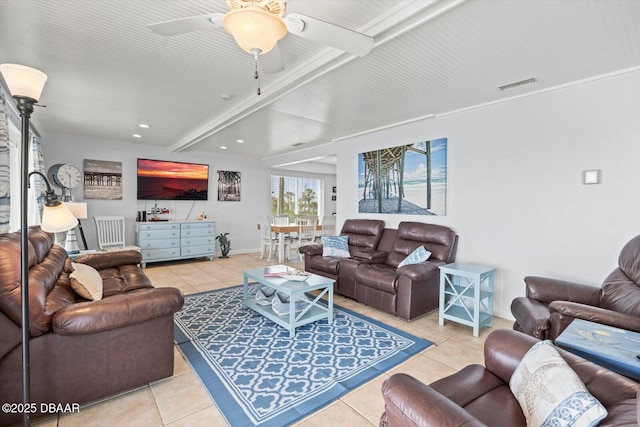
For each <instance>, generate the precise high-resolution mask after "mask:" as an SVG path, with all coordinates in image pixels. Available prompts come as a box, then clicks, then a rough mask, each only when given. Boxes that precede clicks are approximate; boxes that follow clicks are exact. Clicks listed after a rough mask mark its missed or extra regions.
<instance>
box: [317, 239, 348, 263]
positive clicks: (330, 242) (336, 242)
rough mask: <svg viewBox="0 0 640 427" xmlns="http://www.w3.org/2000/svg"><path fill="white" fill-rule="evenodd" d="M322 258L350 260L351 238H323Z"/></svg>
mask: <svg viewBox="0 0 640 427" xmlns="http://www.w3.org/2000/svg"><path fill="white" fill-rule="evenodd" d="M322 256H332V257H335V258H349V257H350V256H351V254H350V253H349V236H324V237H323V238H322Z"/></svg>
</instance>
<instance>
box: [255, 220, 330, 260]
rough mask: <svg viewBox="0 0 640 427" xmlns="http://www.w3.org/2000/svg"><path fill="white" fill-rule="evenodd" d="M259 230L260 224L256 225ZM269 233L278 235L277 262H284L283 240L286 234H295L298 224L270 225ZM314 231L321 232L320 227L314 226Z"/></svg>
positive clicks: (319, 225)
mask: <svg viewBox="0 0 640 427" xmlns="http://www.w3.org/2000/svg"><path fill="white" fill-rule="evenodd" d="M258 230H260V224H258ZM271 231H273V232H274V233H277V234H278V262H284V238H285V234H287V233H297V232H298V224H289V225H273V224H272V225H271ZM316 231H322V225H321V224H318V225H316Z"/></svg>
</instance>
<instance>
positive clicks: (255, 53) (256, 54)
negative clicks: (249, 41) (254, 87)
mask: <svg viewBox="0 0 640 427" xmlns="http://www.w3.org/2000/svg"><path fill="white" fill-rule="evenodd" d="M251 52H252V53H253V58H254V59H255V60H256V71H255V72H254V73H253V78H254V79H256V80H257V81H258V91H257V93H258V96H259V95H260V73H258V55H259V54H260V49H251Z"/></svg>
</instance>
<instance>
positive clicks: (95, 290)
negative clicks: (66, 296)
mask: <svg viewBox="0 0 640 427" xmlns="http://www.w3.org/2000/svg"><path fill="white" fill-rule="evenodd" d="M71 266H72V267H73V272H72V273H71V274H70V275H69V278H70V279H71V287H72V288H73V290H74V291H76V293H77V294H78V295H80V296H81V297H82V298H84V299H87V300H89V301H97V300H101V299H102V290H103V288H102V277H100V273H98V270H96V269H95V268H93V267H91V266H88V265H86V264H80V263H77V262H74V263H72V264H71Z"/></svg>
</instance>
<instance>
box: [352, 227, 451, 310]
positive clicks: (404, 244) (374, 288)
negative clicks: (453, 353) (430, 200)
mask: <svg viewBox="0 0 640 427" xmlns="http://www.w3.org/2000/svg"><path fill="white" fill-rule="evenodd" d="M456 241H457V237H456V233H455V232H454V231H453V230H451V229H450V228H448V227H443V226H441V225H435V224H424V223H420V222H401V223H400V224H398V230H397V231H396V233H395V238H394V239H393V240H391V239H384V240H381V245H379V246H378V249H379V250H380V251H382V252H384V253H385V254H386V257H384V258H383V259H382V262H377V263H369V264H360V265H358V266H357V268H356V270H355V281H356V299H357V300H358V301H359V302H362V303H364V304H367V305H369V306H372V307H376V308H379V309H380V310H384V311H386V312H387V313H390V314H394V315H396V316H398V317H401V318H403V319H406V320H412V319H415V318H416V317H419V316H421V315H423V314H426V313H429V312H430V311H433V310H435V309H437V308H438V304H439V300H438V297H439V289H440V269H439V268H438V267H440V266H441V265H445V264H448V263H450V262H453V261H454V259H455V249H456ZM389 242H391V245H390V246H386V244H388V243H389ZM418 246H423V247H424V248H425V249H426V250H428V251H429V252H431V256H430V257H429V259H428V260H427V261H425V262H421V263H418V264H412V265H405V266H402V267H398V265H399V264H400V263H401V262H402V261H403V260H404V259H405V258H406V257H407V256H408V255H409V254H411V252H413V251H414V250H415V249H416V248H417V247H418Z"/></svg>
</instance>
